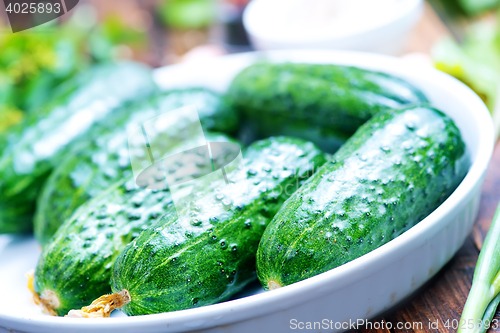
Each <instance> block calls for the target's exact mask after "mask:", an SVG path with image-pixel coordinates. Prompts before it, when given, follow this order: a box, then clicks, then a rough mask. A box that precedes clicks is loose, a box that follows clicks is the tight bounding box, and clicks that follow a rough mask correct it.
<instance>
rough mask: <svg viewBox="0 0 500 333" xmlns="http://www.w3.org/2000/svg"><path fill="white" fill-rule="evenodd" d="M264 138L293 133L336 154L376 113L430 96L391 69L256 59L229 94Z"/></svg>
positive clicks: (248, 121)
mask: <svg viewBox="0 0 500 333" xmlns="http://www.w3.org/2000/svg"><path fill="white" fill-rule="evenodd" d="M227 96H228V98H229V99H230V101H231V103H232V104H233V105H234V107H235V108H236V109H238V110H239V111H240V112H241V113H242V114H243V115H244V117H245V118H246V121H245V123H246V124H247V126H248V128H247V132H248V130H249V129H250V130H251V131H250V132H253V133H254V134H252V135H253V136H256V137H258V138H262V137H267V136H270V135H288V136H294V137H300V138H303V139H306V140H310V141H313V142H314V143H316V144H317V145H318V146H319V147H320V148H321V149H323V150H324V151H327V152H331V153H333V152H334V151H336V150H337V149H338V148H339V147H340V145H341V144H343V143H344V142H345V140H347V139H348V138H349V137H350V136H351V135H352V134H354V132H355V131H356V130H357V129H358V128H359V126H361V125H362V124H363V123H364V122H366V121H367V120H368V119H370V118H371V117H372V116H373V115H375V114H376V113H378V112H380V111H382V110H387V109H392V108H398V107H401V106H404V105H409V104H422V103H423V102H426V101H427V99H426V98H425V96H424V95H423V93H422V92H420V91H419V90H418V89H417V88H415V87H413V86H412V85H411V84H409V83H407V82H406V81H403V80H401V79H399V78H396V77H393V76H391V75H388V74H383V73H379V72H373V71H368V70H364V69H360V68H355V67H347V66H339V65H319V64H300V63H256V64H254V65H252V66H250V67H248V68H246V69H244V70H243V71H242V72H240V73H239V74H238V75H237V76H236V77H235V78H234V80H233V82H232V83H231V86H230V88H229V90H228V93H227Z"/></svg>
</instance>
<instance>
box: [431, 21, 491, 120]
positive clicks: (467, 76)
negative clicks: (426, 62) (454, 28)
mask: <svg viewBox="0 0 500 333" xmlns="http://www.w3.org/2000/svg"><path fill="white" fill-rule="evenodd" d="M432 56H433V59H434V63H435V66H436V68H438V69H440V70H442V71H444V72H446V73H448V74H450V75H452V76H454V77H456V78H457V79H459V80H461V81H462V82H464V83H465V84H467V85H468V86H469V87H471V88H472V89H473V90H474V91H475V92H476V93H477V94H478V95H479V96H480V97H481V98H482V99H483V101H484V102H485V104H486V105H487V106H488V108H489V109H490V111H493V110H494V107H495V105H496V103H497V94H498V93H499V92H500V48H499V43H498V32H497V30H496V27H495V26H493V25H490V24H485V23H481V24H478V25H475V26H473V27H472V28H471V29H470V31H469V32H468V33H467V35H466V38H465V40H464V43H463V44H462V45H459V44H457V43H456V42H455V41H454V40H452V39H451V38H445V39H443V40H441V41H440V42H439V43H437V44H436V45H435V46H434V48H433V51H432Z"/></svg>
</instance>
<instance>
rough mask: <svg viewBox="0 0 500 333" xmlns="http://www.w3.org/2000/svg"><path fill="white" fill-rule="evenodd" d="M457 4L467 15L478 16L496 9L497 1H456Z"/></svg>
mask: <svg viewBox="0 0 500 333" xmlns="http://www.w3.org/2000/svg"><path fill="white" fill-rule="evenodd" d="M457 2H458V4H459V5H460V7H461V8H462V10H463V11H464V12H465V13H466V14H468V15H477V14H480V13H482V12H484V11H487V10H491V9H493V8H496V7H497V6H498V4H499V0H458V1H457Z"/></svg>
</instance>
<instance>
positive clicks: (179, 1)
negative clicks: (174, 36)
mask: <svg viewBox="0 0 500 333" xmlns="http://www.w3.org/2000/svg"><path fill="white" fill-rule="evenodd" d="M159 15H160V18H161V19H162V21H163V22H164V23H165V24H166V25H167V26H169V27H172V28H177V29H198V28H204V27H207V26H209V25H210V24H212V23H213V22H214V20H215V3H214V1H213V0H168V1H165V2H163V3H162V5H161V6H160V8H159Z"/></svg>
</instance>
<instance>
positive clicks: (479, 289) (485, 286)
mask: <svg viewBox="0 0 500 333" xmlns="http://www.w3.org/2000/svg"><path fill="white" fill-rule="evenodd" d="M499 303H500V205H499V206H498V208H497V211H496V213H495V217H494V218H493V221H492V223H491V227H490V230H489V232H488V235H487V236H486V239H485V241H484V244H483V248H482V250H481V253H480V254H479V259H478V261H477V265H476V270H475V272H474V279H473V281H472V288H471V290H470V293H469V297H468V298H467V303H466V304H465V307H464V310H463V312H462V318H461V320H460V328H459V330H458V332H471V333H472V332H474V333H485V332H486V331H487V330H488V328H489V326H490V324H491V321H492V319H493V317H494V316H495V312H496V310H497V308H498V304H499Z"/></svg>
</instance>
